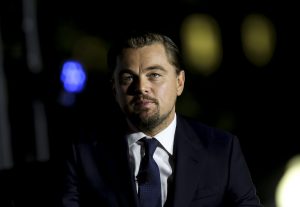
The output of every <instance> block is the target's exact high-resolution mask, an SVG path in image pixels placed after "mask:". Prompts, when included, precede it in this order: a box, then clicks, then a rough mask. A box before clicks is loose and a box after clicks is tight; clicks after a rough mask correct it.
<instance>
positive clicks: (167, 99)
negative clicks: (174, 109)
mask: <svg viewBox="0 0 300 207" xmlns="http://www.w3.org/2000/svg"><path fill="white" fill-rule="evenodd" d="M157 97H158V99H159V102H160V103H161V104H163V105H170V104H173V102H174V101H175V99H176V97H177V94H176V88H175V86H173V85H171V86H170V85H164V86H161V87H159V90H158V91H157Z"/></svg>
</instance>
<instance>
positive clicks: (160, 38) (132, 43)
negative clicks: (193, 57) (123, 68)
mask: <svg viewBox="0 0 300 207" xmlns="http://www.w3.org/2000/svg"><path fill="white" fill-rule="evenodd" d="M155 43H161V44H162V45H163V46H164V48H165V50H166V53H167V57H168V59H169V62H170V63H171V64H172V65H174V66H175V68H176V72H177V74H178V73H179V72H180V71H181V70H183V65H182V58H181V54H180V51H179V48H178V47H177V45H176V44H175V43H174V42H173V40H172V39H171V38H169V37H167V36H166V35H162V34H160V33H155V32H147V31H146V32H145V31H138V32H137V31H134V32H130V33H128V34H126V35H125V36H123V37H121V38H120V39H118V40H117V41H116V42H115V43H114V45H112V47H111V48H110V50H109V51H108V55H107V65H108V69H109V71H110V73H111V74H113V72H114V70H115V67H116V60H117V57H118V56H119V55H120V54H121V53H122V50H123V49H125V48H141V47H144V46H147V45H152V44H155Z"/></svg>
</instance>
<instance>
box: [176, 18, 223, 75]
mask: <svg viewBox="0 0 300 207" xmlns="http://www.w3.org/2000/svg"><path fill="white" fill-rule="evenodd" d="M180 34H181V39H182V50H183V57H184V60H185V61H186V63H187V64H188V65H190V66H192V68H194V69H196V70H197V71H198V72H200V73H202V74H204V75H210V74H211V73H213V72H214V71H215V70H216V69H217V68H218V66H219V65H220V62H221V58H222V48H221V38H220V31H219V26H218V24H217V23H216V21H215V20H214V19H213V18H212V17H211V16H208V15H205V14H191V15H189V16H187V17H186V18H185V19H184V21H183V23H182V26H181V33H180Z"/></svg>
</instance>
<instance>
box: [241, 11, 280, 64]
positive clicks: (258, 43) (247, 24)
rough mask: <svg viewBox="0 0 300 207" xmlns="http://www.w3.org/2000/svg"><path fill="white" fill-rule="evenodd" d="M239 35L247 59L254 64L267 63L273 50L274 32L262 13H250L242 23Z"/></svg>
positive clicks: (270, 23)
mask: <svg viewBox="0 0 300 207" xmlns="http://www.w3.org/2000/svg"><path fill="white" fill-rule="evenodd" d="M241 35H242V46H243V50H244V53H245V55H246V57H247V58H248V60H249V61H250V62H252V63H253V64H254V65H256V66H264V65H266V64H268V63H269V62H270V60H271V58H272V56H273V53H274V50H275V39H276V33H275V28H274V26H273V24H272V22H271V21H270V20H269V19H268V18H267V17H265V16H263V15H260V14H251V15H249V16H247V17H246V18H245V20H244V22H243V24H242V27H241Z"/></svg>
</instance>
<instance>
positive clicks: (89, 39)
mask: <svg viewBox="0 0 300 207" xmlns="http://www.w3.org/2000/svg"><path fill="white" fill-rule="evenodd" d="M106 53H107V46H106V43H105V41H103V40H102V39H100V38H99V37H93V36H82V37H81V38H79V39H78V40H77V41H76V42H75V44H74V46H73V50H72V56H73V57H74V58H75V59H77V60H79V61H81V62H82V63H83V64H84V65H85V67H86V69H87V70H98V71H104V72H105V70H106V69H107V67H106Z"/></svg>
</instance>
